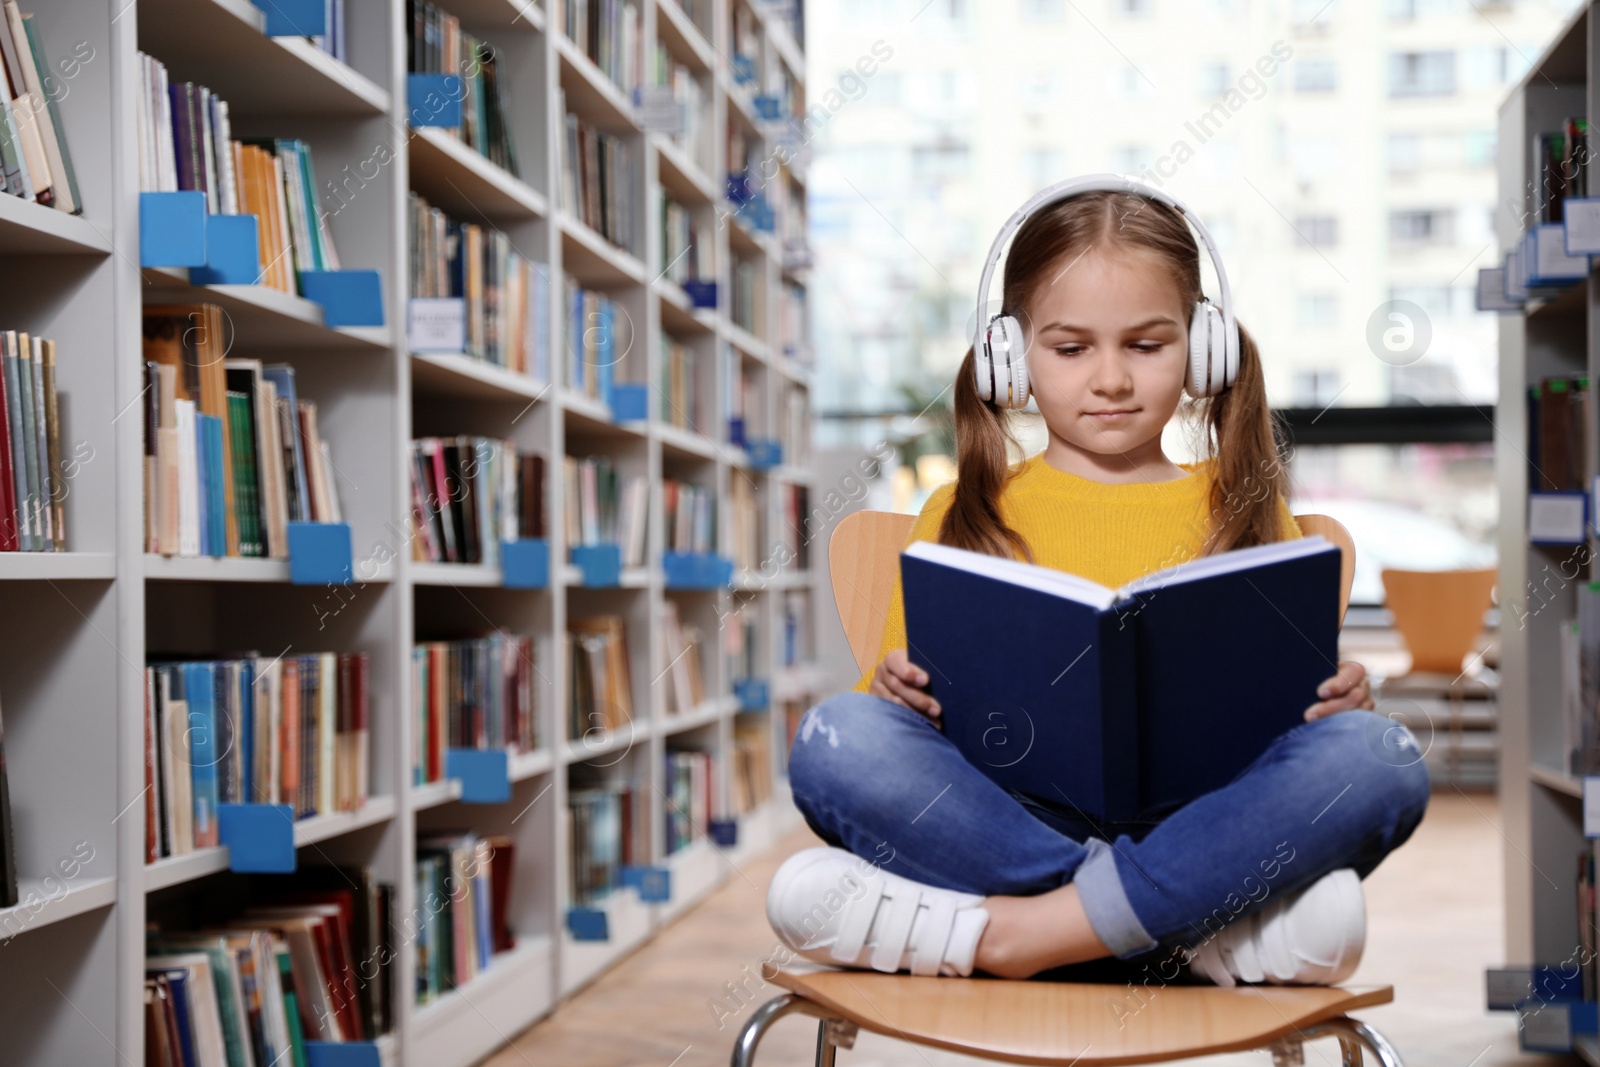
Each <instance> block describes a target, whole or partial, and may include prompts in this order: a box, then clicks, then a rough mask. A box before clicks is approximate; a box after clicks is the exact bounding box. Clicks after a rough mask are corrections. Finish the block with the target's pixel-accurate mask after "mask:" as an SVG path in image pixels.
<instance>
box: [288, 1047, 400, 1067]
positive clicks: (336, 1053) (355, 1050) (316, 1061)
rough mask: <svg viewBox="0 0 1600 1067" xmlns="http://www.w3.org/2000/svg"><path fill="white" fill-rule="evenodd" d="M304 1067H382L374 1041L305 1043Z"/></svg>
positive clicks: (381, 1059)
mask: <svg viewBox="0 0 1600 1067" xmlns="http://www.w3.org/2000/svg"><path fill="white" fill-rule="evenodd" d="M306 1067H383V1057H382V1056H381V1055H380V1054H379V1053H378V1043H377V1042H376V1041H307V1042H306Z"/></svg>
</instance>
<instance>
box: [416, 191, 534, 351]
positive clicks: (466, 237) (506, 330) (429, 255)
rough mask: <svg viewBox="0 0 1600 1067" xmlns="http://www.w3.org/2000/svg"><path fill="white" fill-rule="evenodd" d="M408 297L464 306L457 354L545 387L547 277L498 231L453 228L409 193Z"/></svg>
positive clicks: (469, 226)
mask: <svg viewBox="0 0 1600 1067" xmlns="http://www.w3.org/2000/svg"><path fill="white" fill-rule="evenodd" d="M409 222H410V248H411V264H410V266H411V295H412V297H414V298H415V297H427V298H454V299H458V300H461V301H462V302H463V309H462V321H463V327H464V328H463V330H462V334H463V339H464V341H465V344H464V345H463V351H462V354H464V355H468V356H471V357H472V358H473V359H481V360H484V361H485V362H488V363H493V364H495V365H496V366H500V367H504V368H506V369H507V370H510V371H516V372H517V373H519V374H528V375H531V376H533V377H534V378H537V379H540V380H544V381H547V380H549V377H550V271H549V268H548V267H547V266H546V265H545V264H543V263H538V262H535V261H533V260H529V259H525V258H524V257H523V256H522V255H521V254H520V253H518V251H517V250H516V248H515V247H513V246H512V243H511V238H510V237H509V236H508V235H507V234H506V233H505V231H504V230H501V229H499V228H497V227H485V226H479V225H476V224H474V223H470V222H458V221H457V220H456V219H453V218H451V217H450V216H449V215H447V214H445V213H444V212H443V211H441V210H440V209H439V208H436V207H434V206H433V205H431V204H429V203H428V202H427V201H426V200H424V199H423V198H422V197H420V196H418V195H417V194H416V193H412V194H411V211H410V215H409Z"/></svg>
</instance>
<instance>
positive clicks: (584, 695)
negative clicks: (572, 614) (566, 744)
mask: <svg viewBox="0 0 1600 1067" xmlns="http://www.w3.org/2000/svg"><path fill="white" fill-rule="evenodd" d="M567 660H568V664H569V666H570V676H571V685H570V687H569V688H570V690H571V691H570V693H569V694H568V696H569V699H568V702H567V707H568V710H569V713H570V714H569V719H568V723H567V737H568V738H569V739H570V740H572V741H573V742H580V741H581V740H582V739H583V738H584V736H585V735H590V734H593V733H596V732H602V731H603V732H610V731H612V730H619V729H621V728H622V727H624V726H627V725H628V724H629V723H631V722H633V684H632V682H631V680H630V678H629V670H630V669H631V668H630V666H629V661H628V636H627V627H626V625H625V624H624V623H623V621H622V616H620V615H599V616H595V617H594V618H588V619H569V620H568V622H567Z"/></svg>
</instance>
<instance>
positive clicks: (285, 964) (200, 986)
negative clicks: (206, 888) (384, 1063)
mask: <svg viewBox="0 0 1600 1067" xmlns="http://www.w3.org/2000/svg"><path fill="white" fill-rule="evenodd" d="M253 896H254V898H255V900H256V902H255V903H252V904H250V905H248V906H246V907H245V908H244V909H243V910H242V911H240V912H239V913H238V914H237V915H235V916H233V917H232V918H231V919H229V920H228V921H226V922H223V923H221V924H218V925H214V926H209V927H204V928H201V929H197V930H171V929H152V930H151V931H150V932H149V934H148V935H147V937H146V942H145V976H144V1023H145V1025H144V1033H145V1063H146V1065H147V1067H167V1065H171V1067H241V1065H242V1067H266V1065H268V1064H302V1063H305V1062H307V1061H306V1042H308V1041H331V1042H349V1041H366V1040H371V1039H373V1038H375V1037H377V1036H378V1035H379V1034H381V1033H384V1032H385V1031H387V1030H388V1029H389V1024H390V1015H389V1004H390V997H389V993H390V986H391V983H392V981H393V969H392V966H393V965H392V953H391V952H390V950H389V939H390V936H391V935H390V923H391V921H392V918H393V915H392V912H393V905H394V893H393V887H391V886H388V885H381V884H379V883H377V882H376V881H375V880H374V879H373V877H372V873H371V871H370V870H367V869H364V868H337V867H308V868H303V869H302V870H300V871H298V872H296V873H295V874H293V875H289V876H287V878H286V879H282V880H279V881H276V882H275V883H274V886H273V888H272V889H271V890H266V889H262V890H260V891H258V892H256V893H254V894H253Z"/></svg>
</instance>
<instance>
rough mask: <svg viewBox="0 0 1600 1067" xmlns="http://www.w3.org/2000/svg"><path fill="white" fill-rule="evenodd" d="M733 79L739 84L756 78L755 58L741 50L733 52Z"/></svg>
mask: <svg viewBox="0 0 1600 1067" xmlns="http://www.w3.org/2000/svg"><path fill="white" fill-rule="evenodd" d="M733 80H734V81H736V82H738V83H739V84H741V85H744V84H746V83H748V82H753V81H755V80H756V64H755V60H753V59H751V58H750V57H749V56H747V55H745V54H744V53H743V52H735V53H734V54H733Z"/></svg>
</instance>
